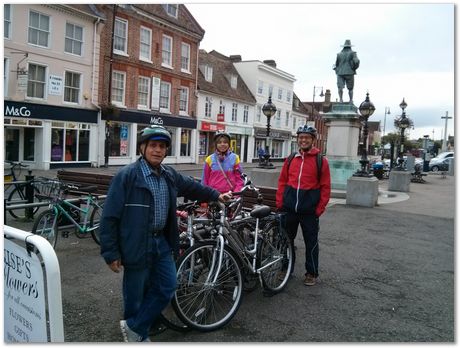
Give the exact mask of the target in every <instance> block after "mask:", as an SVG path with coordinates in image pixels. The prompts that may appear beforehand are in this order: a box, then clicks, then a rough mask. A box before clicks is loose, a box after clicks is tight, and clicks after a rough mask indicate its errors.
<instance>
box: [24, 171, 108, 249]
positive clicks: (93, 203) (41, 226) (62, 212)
mask: <svg viewBox="0 0 460 348" xmlns="http://www.w3.org/2000/svg"><path fill="white" fill-rule="evenodd" d="M51 183H53V185H54V186H55V187H56V189H54V190H55V191H57V192H58V193H57V194H54V195H50V196H46V195H38V196H39V197H41V198H42V199H50V204H49V208H48V209H47V210H45V211H43V212H42V213H40V214H39V215H38V216H37V218H36V220H35V222H34V225H33V227H32V233H34V234H37V235H40V236H42V237H44V238H45V239H46V240H48V242H50V244H51V245H52V247H53V248H56V243H57V238H58V230H59V225H60V223H61V222H62V219H63V218H64V217H65V218H66V219H67V221H69V222H70V223H71V225H74V226H75V228H76V235H77V237H79V238H83V237H84V236H87V235H88V233H91V236H92V238H93V239H94V241H95V242H96V243H97V244H100V238H99V224H100V219H101V215H102V209H103V203H99V201H98V198H99V196H98V195H96V194H94V193H93V192H94V191H95V190H96V189H97V187H96V186H89V187H78V186H74V185H70V184H65V183H63V182H60V181H56V180H54V181H51ZM71 190H75V191H77V192H76V193H81V192H85V194H86V197H85V198H81V199H80V202H82V203H83V205H84V207H83V208H82V207H80V206H78V205H76V204H73V203H71V202H69V201H67V200H65V198H64V197H65V196H66V195H67V193H69V192H70V191H71ZM50 191H53V189H51V190H50ZM78 220H80V221H81V220H82V221H81V222H79V221H78ZM67 236H68V234H64V232H63V237H67Z"/></svg>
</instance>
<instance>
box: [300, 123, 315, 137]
mask: <svg viewBox="0 0 460 348" xmlns="http://www.w3.org/2000/svg"><path fill="white" fill-rule="evenodd" d="M299 134H310V135H311V136H312V137H314V138H316V134H317V133H316V128H315V127H313V126H309V125H306V124H305V125H303V126H301V127H299V128H298V129H297V135H299Z"/></svg>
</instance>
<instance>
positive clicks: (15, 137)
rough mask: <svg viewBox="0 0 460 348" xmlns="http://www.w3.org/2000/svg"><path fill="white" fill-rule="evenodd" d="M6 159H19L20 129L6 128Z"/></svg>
mask: <svg viewBox="0 0 460 348" xmlns="http://www.w3.org/2000/svg"><path fill="white" fill-rule="evenodd" d="M5 160H7V161H19V129H11V128H5Z"/></svg>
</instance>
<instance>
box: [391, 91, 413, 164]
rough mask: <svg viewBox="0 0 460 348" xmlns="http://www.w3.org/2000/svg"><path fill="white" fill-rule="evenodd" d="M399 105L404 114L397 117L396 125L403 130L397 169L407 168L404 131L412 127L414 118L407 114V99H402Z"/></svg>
mask: <svg viewBox="0 0 460 348" xmlns="http://www.w3.org/2000/svg"><path fill="white" fill-rule="evenodd" d="M399 107H400V108H401V109H402V114H401V116H400V117H398V118H396V119H395V127H396V128H399V130H400V132H401V136H400V141H399V142H400V144H399V158H398V166H397V167H396V168H395V169H396V170H406V169H405V168H404V166H403V163H404V157H403V154H404V131H405V130H406V128H409V127H412V125H413V122H412V120H411V119H410V118H409V117H407V116H406V108H407V103H406V101H405V100H404V98H403V100H402V102H401V104H399Z"/></svg>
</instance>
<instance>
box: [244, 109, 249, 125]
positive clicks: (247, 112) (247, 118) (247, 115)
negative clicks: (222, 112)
mask: <svg viewBox="0 0 460 348" xmlns="http://www.w3.org/2000/svg"><path fill="white" fill-rule="evenodd" d="M248 122H249V105H244V107H243V123H248Z"/></svg>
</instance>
